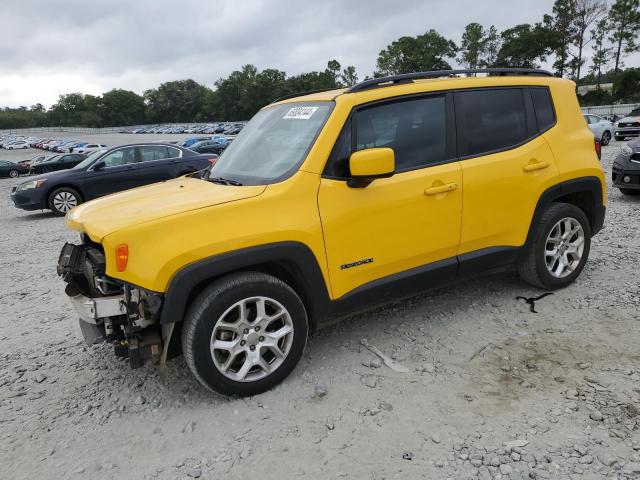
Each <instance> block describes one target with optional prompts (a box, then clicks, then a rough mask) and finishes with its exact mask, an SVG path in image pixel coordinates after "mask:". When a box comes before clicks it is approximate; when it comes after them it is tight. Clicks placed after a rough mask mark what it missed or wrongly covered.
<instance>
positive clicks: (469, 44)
mask: <svg viewBox="0 0 640 480" xmlns="http://www.w3.org/2000/svg"><path fill="white" fill-rule="evenodd" d="M485 48H486V42H485V32H484V28H483V27H482V25H480V24H479V23H475V22H474V23H470V24H469V25H467V26H466V28H465V29H464V33H463V34H462V41H461V42H460V58H459V59H458V61H459V62H460V63H461V64H462V65H464V66H465V67H466V68H471V69H475V68H478V66H479V65H480V62H481V61H482V60H481V59H482V56H483V55H484V52H485Z"/></svg>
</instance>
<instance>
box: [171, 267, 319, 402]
mask: <svg viewBox="0 0 640 480" xmlns="http://www.w3.org/2000/svg"><path fill="white" fill-rule="evenodd" d="M261 312H264V315H262V314H261ZM308 331H309V327H308V322H307V313H306V310H305V307H304V304H303V303H302V300H300V297H299V296H298V295H297V294H296V292H295V291H294V290H293V289H292V288H291V287H290V286H289V285H287V284H286V283H284V282H282V281H281V280H279V279H277V278H275V277H272V276H271V275H266V274H264V273H258V272H238V273H234V274H231V275H228V276H226V277H223V278H220V279H219V280H216V281H214V282H213V283H212V284H211V285H209V286H208V287H207V288H205V289H204V290H203V291H202V292H201V293H200V294H199V295H198V296H197V297H196V299H195V301H194V302H193V303H192V304H191V307H190V308H189V310H188V312H187V315H186V317H185V320H184V325H183V329H182V351H183V353H184V357H185V360H186V362H187V365H188V366H189V369H190V370H191V373H193V375H194V376H195V377H196V378H197V379H198V381H199V382H200V383H201V384H202V385H204V386H205V387H206V388H208V389H209V390H211V391H213V392H216V393H219V394H221V395H229V396H239V397H246V396H251V395H257V394H259V393H262V392H265V391H267V390H269V389H271V388H273V387H275V386H276V385H278V384H279V383H280V382H282V381H283V380H284V379H285V378H286V377H287V376H288V375H289V374H290V373H291V371H292V370H293V369H294V368H295V366H296V365H297V364H298V361H299V360H300V358H301V357H302V353H303V351H304V347H305V345H306V343H307V335H308Z"/></svg>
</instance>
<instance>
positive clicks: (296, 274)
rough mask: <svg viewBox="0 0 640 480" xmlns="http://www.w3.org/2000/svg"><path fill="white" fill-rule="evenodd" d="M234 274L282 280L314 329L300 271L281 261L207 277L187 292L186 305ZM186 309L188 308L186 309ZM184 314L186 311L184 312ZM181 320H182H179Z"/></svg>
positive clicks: (311, 309)
mask: <svg viewBox="0 0 640 480" xmlns="http://www.w3.org/2000/svg"><path fill="white" fill-rule="evenodd" d="M236 272H260V273H264V274H267V275H271V276H273V277H276V278H277V279H279V280H282V281H283V282H284V283H286V284H287V285H289V286H290V287H291V288H292V289H293V290H294V291H295V292H296V293H297V294H298V296H300V299H301V300H302V303H303V304H304V306H305V308H306V310H307V315H308V318H309V328H310V329H312V330H313V329H314V328H315V326H316V315H315V313H316V312H315V311H314V304H313V301H311V297H310V292H308V291H307V288H306V287H305V282H304V275H303V273H302V271H301V270H300V269H299V268H298V266H297V265H296V264H295V263H294V262H292V261H291V262H290V261H286V260H281V261H271V262H265V263H259V264H255V265H248V266H245V267H242V268H239V269H236V270H231V271H228V272H223V273H221V274H219V275H215V276H212V277H209V278H207V279H205V280H203V281H201V282H200V283H198V284H196V285H195V286H194V287H193V288H192V289H191V292H189V296H188V297H187V302H186V305H187V306H188V305H191V304H192V303H193V301H194V300H195V298H196V297H197V296H198V295H199V294H200V292H202V290H204V289H205V288H206V287H207V286H208V285H210V284H211V283H212V282H214V281H216V280H218V279H219V278H222V277H225V276H226V275H229V274H231V273H236ZM187 308H188V307H187ZM184 313H185V314H186V311H185V312H184ZM181 320H182V319H181Z"/></svg>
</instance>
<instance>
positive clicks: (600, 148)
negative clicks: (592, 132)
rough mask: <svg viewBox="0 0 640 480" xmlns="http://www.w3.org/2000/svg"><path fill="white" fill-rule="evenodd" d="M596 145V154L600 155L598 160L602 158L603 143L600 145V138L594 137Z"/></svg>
mask: <svg viewBox="0 0 640 480" xmlns="http://www.w3.org/2000/svg"><path fill="white" fill-rule="evenodd" d="M594 143H595V147H596V155H598V160H602V145H600V140H598V139H597V138H596V139H594Z"/></svg>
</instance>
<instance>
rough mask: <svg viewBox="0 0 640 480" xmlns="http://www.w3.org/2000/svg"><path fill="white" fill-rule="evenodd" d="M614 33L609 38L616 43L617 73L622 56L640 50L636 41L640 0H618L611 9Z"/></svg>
mask: <svg viewBox="0 0 640 480" xmlns="http://www.w3.org/2000/svg"><path fill="white" fill-rule="evenodd" d="M609 21H610V25H611V31H612V34H611V36H610V37H609V40H611V42H612V43H613V44H614V45H615V52H616V53H615V69H614V72H615V74H616V75H617V73H618V71H619V69H620V66H621V60H622V56H623V55H624V54H628V53H632V52H635V51H636V50H638V48H640V46H639V45H638V43H636V40H637V38H638V33H640V0H616V1H615V3H614V4H613V5H612V6H611V10H609Z"/></svg>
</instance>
